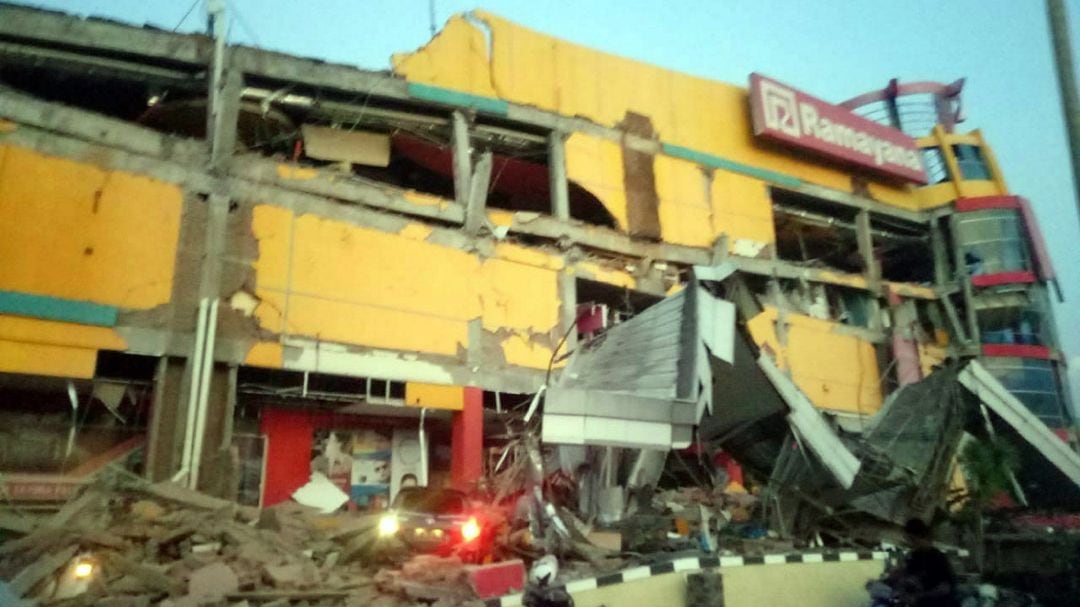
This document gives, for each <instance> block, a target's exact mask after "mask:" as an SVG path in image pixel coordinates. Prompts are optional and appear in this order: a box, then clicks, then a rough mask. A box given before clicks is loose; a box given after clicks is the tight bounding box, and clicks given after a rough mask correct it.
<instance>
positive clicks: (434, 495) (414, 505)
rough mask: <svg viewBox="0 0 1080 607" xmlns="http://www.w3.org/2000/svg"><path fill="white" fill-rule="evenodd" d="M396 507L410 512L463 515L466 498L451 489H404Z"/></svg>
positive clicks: (395, 501)
mask: <svg viewBox="0 0 1080 607" xmlns="http://www.w3.org/2000/svg"><path fill="white" fill-rule="evenodd" d="M394 507H395V508H397V509H398V510H406V511H409V512H427V513H431V514H462V513H464V512H465V497H464V496H463V495H462V494H461V493H459V492H457V491H453V490H450V489H424V488H417V489H411V488H410V489H402V490H401V491H399V492H398V495H397V499H395V500H394Z"/></svg>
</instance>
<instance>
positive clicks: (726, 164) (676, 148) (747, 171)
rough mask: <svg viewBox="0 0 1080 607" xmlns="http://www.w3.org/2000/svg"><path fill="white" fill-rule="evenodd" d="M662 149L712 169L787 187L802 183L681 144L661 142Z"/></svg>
mask: <svg viewBox="0 0 1080 607" xmlns="http://www.w3.org/2000/svg"><path fill="white" fill-rule="evenodd" d="M662 149H663V150H664V153H665V154H667V155H668V156H674V157H676V158H682V159H683V160H689V161H691V162H696V163H698V164H701V165H704V166H707V167H710V168H713V169H723V170H725V171H732V172H734V173H742V174H743V175H747V176H749V177H755V178H757V179H763V180H765V181H771V182H773V183H776V184H779V185H782V186H785V187H789V188H797V187H799V186H801V185H802V183H803V182H802V180H801V179H799V178H798V177H792V176H791V175H785V174H783V173H777V172H776V171H770V170H768V169H761V168H758V167H755V166H750V165H748V164H742V163H741V162H735V161H734V160H728V159H727V158H721V157H720V156H713V155H712V154H706V153H705V152H699V151H697V150H692V149H690V148H684V147H682V146H681V145H672V144H670V143H665V144H662Z"/></svg>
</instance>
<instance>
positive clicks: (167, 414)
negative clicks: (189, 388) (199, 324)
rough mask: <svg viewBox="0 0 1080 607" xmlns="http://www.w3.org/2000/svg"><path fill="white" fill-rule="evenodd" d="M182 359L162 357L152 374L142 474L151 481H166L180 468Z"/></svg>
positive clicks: (182, 403)
mask: <svg viewBox="0 0 1080 607" xmlns="http://www.w3.org/2000/svg"><path fill="white" fill-rule="evenodd" d="M184 383H185V382H184V360H183V359H180V358H169V357H167V356H163V357H161V358H160V359H159V360H158V366H157V371H156V372H155V374H154V398H153V403H152V404H151V410H150V427H149V429H148V431H147V439H146V463H145V465H144V469H143V475H144V476H145V477H146V479H147V480H149V481H151V482H155V483H156V482H158V481H163V480H167V479H169V478H171V477H172V475H173V474H175V473H176V471H177V469H179V467H180V449H181V441H182V440H183V434H182V432H178V430H182V428H183V420H184V413H185V409H186V405H187V400H186V399H185V398H184V395H185V394H186V393H185V392H183V390H182V389H181V387H182V386H183V384H184Z"/></svg>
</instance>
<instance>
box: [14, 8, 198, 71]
mask: <svg viewBox="0 0 1080 607" xmlns="http://www.w3.org/2000/svg"><path fill="white" fill-rule="evenodd" d="M0 18H2V17H0ZM0 63H3V64H6V65H15V64H22V65H27V66H33V67H47V68H49V69H55V70H58V71H62V72H68V73H74V74H80V75H83V76H85V75H88V74H93V75H98V76H101V75H104V76H108V77H109V78H118V79H123V80H138V81H141V82H146V83H154V84H162V85H167V86H181V87H192V88H195V87H198V86H199V83H200V82H201V76H200V75H199V74H198V73H195V72H192V71H188V70H178V69H172V68H167V67H160V66H157V65H149V64H147V63H146V62H145V61H140V60H138V59H135V60H126V59H116V58H114V57H109V56H101V55H95V54H89V53H86V52H83V51H71V50H64V49H57V48H49V47H43V46H35V45H29V44H18V43H13V42H0Z"/></svg>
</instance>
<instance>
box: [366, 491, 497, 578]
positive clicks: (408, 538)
mask: <svg viewBox="0 0 1080 607" xmlns="http://www.w3.org/2000/svg"><path fill="white" fill-rule="evenodd" d="M484 527H485V525H484V524H483V520H482V517H480V516H478V514H477V512H476V509H475V508H473V507H472V504H471V503H470V501H469V499H468V496H466V495H465V494H464V493H462V492H461V491H457V490H454V489H445V488H435V487H403V488H402V489H401V490H400V491H398V494H397V496H396V497H395V498H394V503H393V504H392V505H391V508H390V510H389V511H388V512H387V513H386V514H384V515H383V516H382V517H381V518H380V519H379V536H380V537H381V538H390V537H396V538H397V539H398V540H400V541H401V542H402V543H403V544H405V546H406V547H408V548H409V550H410V551H412V552H422V553H430V554H438V555H440V556H447V555H450V554H457V555H459V556H461V557H462V558H463V560H476V559H478V558H480V556H481V555H483V554H486V553H487V552H488V549H489V548H490V546H489V544H490V543H491V542H490V539H491V538H490V533H488V530H486V529H485V528H484Z"/></svg>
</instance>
